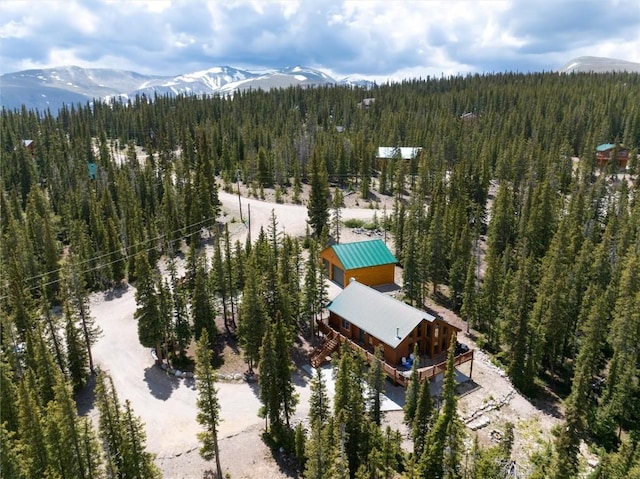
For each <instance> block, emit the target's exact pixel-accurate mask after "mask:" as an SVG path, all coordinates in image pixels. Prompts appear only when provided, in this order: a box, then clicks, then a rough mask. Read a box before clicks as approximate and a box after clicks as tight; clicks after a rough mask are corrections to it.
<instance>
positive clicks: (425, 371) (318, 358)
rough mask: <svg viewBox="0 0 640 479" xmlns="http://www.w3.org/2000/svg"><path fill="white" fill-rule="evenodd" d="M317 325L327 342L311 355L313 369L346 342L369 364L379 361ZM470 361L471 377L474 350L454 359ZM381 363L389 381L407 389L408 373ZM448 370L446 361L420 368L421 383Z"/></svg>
mask: <svg viewBox="0 0 640 479" xmlns="http://www.w3.org/2000/svg"><path fill="white" fill-rule="evenodd" d="M317 324H318V330H319V331H321V332H322V333H323V334H325V336H326V340H325V342H324V343H323V344H322V345H321V346H320V347H319V348H316V349H315V350H314V352H313V353H311V355H310V360H311V365H312V366H313V367H318V366H320V365H321V364H322V363H323V362H324V361H325V359H326V357H327V356H328V355H329V354H331V353H332V352H333V351H335V350H336V349H337V347H338V345H340V344H343V343H345V342H346V343H347V344H348V345H349V347H350V348H351V349H352V350H353V351H356V352H358V353H360V354H361V355H363V356H364V358H365V359H366V361H367V362H368V363H369V364H372V363H373V362H374V361H377V360H378V359H377V358H376V357H375V356H374V355H373V353H371V352H370V351H368V350H366V349H365V348H363V347H362V346H360V345H358V344H356V343H354V342H353V341H351V340H350V339H349V338H347V337H346V336H345V335H343V334H341V333H340V332H338V331H336V330H335V329H333V328H332V327H331V326H329V325H328V324H325V323H324V322H322V321H318V322H317ZM329 349H330V352H328V353H325V350H329ZM323 353H324V354H323ZM314 360H315V361H314ZM468 361H471V373H470V374H469V376H471V374H472V372H473V349H470V350H469V351H467V352H465V353H462V354H460V355H458V356H456V357H455V359H454V365H455V366H459V365H461V364H464V363H466V362H468ZM314 362H316V363H317V365H314ZM381 362H382V369H383V370H384V372H385V374H386V375H387V376H388V377H389V379H391V381H393V383H394V384H399V385H401V386H404V387H407V385H408V384H409V374H408V372H404V374H403V372H400V371H398V370H397V369H396V368H394V367H393V366H391V365H390V364H389V363H387V362H386V361H381ZM446 369H447V362H446V361H443V362H441V363H438V364H435V365H433V366H428V367H425V368H420V369H418V379H419V381H420V382H422V381H426V380H427V379H431V378H432V377H434V376H437V375H438V374H441V373H444V372H445V371H446ZM405 374H406V375H405Z"/></svg>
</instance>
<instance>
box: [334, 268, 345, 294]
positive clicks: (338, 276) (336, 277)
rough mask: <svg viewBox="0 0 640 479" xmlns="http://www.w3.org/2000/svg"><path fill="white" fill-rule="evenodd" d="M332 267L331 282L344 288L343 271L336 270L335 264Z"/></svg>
mask: <svg viewBox="0 0 640 479" xmlns="http://www.w3.org/2000/svg"><path fill="white" fill-rule="evenodd" d="M332 267H333V281H335V282H336V283H337V284H339V285H340V286H342V287H343V288H344V270H343V269H340V268H338V267H337V266H336V265H335V264H334V265H332Z"/></svg>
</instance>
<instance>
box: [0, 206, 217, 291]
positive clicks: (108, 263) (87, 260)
mask: <svg viewBox="0 0 640 479" xmlns="http://www.w3.org/2000/svg"><path fill="white" fill-rule="evenodd" d="M215 218H216V217H215V216H213V217H210V218H206V219H204V220H201V221H198V222H196V223H192V224H191V225H187V226H185V227H184V229H187V230H188V229H190V228H192V227H197V226H199V225H202V224H204V223H206V222H209V221H211V220H215ZM180 231H181V230H175V231H172V232H171V233H164V234H161V235H159V236H156V237H155V238H148V239H146V240H145V241H142V242H140V243H138V244H135V245H130V246H127V247H125V248H124V251H125V257H124V258H119V259H115V260H113V261H109V262H107V263H100V264H97V265H95V266H92V267H90V268H88V269H84V270H83V271H80V274H86V273H90V272H92V271H96V270H100V269H102V268H106V267H108V266H111V265H112V264H116V263H119V262H120V261H125V260H126V253H128V250H130V249H133V248H137V247H138V246H141V245H144V244H148V243H150V242H155V241H158V240H160V239H162V238H165V237H167V236H168V235H170V234H173V233H178V232H180ZM198 232H199V230H197V229H196V230H195V231H192V232H191V233H187V234H182V235H180V236H179V238H180V239H182V238H188V237H190V236H193V235H195V234H196V233H198ZM176 239H178V238H176ZM156 247H157V245H155V244H154V245H151V246H149V247H148V248H146V249H142V250H140V251H137V252H136V254H138V253H146V252H149V251H151V250H153V249H155V248H156ZM119 251H120V252H122V249H121V250H119ZM119 251H118V250H116V251H111V252H109V253H105V254H102V255H99V256H95V257H93V258H89V259H86V260H84V261H81V262H79V263H78V265H82V264H86V263H91V262H93V261H96V260H98V259H100V258H104V257H106V256H110V255H112V254H115V253H118V252H119ZM63 269H64V268H58V269H55V270H51V271H48V272H44V273H41V274H39V275H36V276H32V277H30V278H26V279H24V280H23V282H24V283H28V282H31V281H34V280H37V279H41V278H44V277H45V276H48V275H50V274H54V273H59V272H61V271H62V270H63ZM61 281H62V279H61V278H58V279H54V280H51V281H48V282H46V283H42V284H38V285H37V286H31V287H29V288H27V291H34V290H36V289H39V288H42V287H45V286H50V285H52V284H57V283H60V282H61ZM7 298H8V295H7V296H1V297H0V301H1V300H5V299H7Z"/></svg>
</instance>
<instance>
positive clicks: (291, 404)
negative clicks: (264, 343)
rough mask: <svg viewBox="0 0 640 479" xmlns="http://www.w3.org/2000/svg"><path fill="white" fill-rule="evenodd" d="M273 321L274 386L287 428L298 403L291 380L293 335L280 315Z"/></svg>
mask: <svg viewBox="0 0 640 479" xmlns="http://www.w3.org/2000/svg"><path fill="white" fill-rule="evenodd" d="M275 321H276V322H275V331H274V332H275V338H274V339H275V341H274V346H275V352H276V364H275V366H276V369H275V372H276V387H277V391H278V394H279V395H280V404H281V408H282V415H283V416H284V421H285V425H286V426H287V429H289V428H290V424H289V421H290V419H291V416H292V415H293V413H294V412H295V410H296V405H297V404H298V394H297V393H296V392H295V388H294V387H293V381H292V380H291V374H292V373H293V371H294V369H295V368H294V366H293V363H292V362H291V348H292V347H293V337H292V334H291V331H290V330H289V328H288V327H287V325H286V324H285V322H284V320H283V319H282V317H281V316H280V315H276V320H275Z"/></svg>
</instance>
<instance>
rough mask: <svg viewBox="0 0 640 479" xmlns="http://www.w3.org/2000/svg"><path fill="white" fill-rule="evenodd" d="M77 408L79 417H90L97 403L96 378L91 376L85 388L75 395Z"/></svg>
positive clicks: (93, 375)
mask: <svg viewBox="0 0 640 479" xmlns="http://www.w3.org/2000/svg"><path fill="white" fill-rule="evenodd" d="M75 400H76V408H77V410H78V415H79V416H86V415H88V414H89V413H90V412H91V411H92V410H93V408H94V406H95V403H96V376H95V374H91V375H90V376H89V380H88V381H87V384H85V385H84V387H83V388H82V389H81V390H80V391H78V392H77V393H76V394H75Z"/></svg>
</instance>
